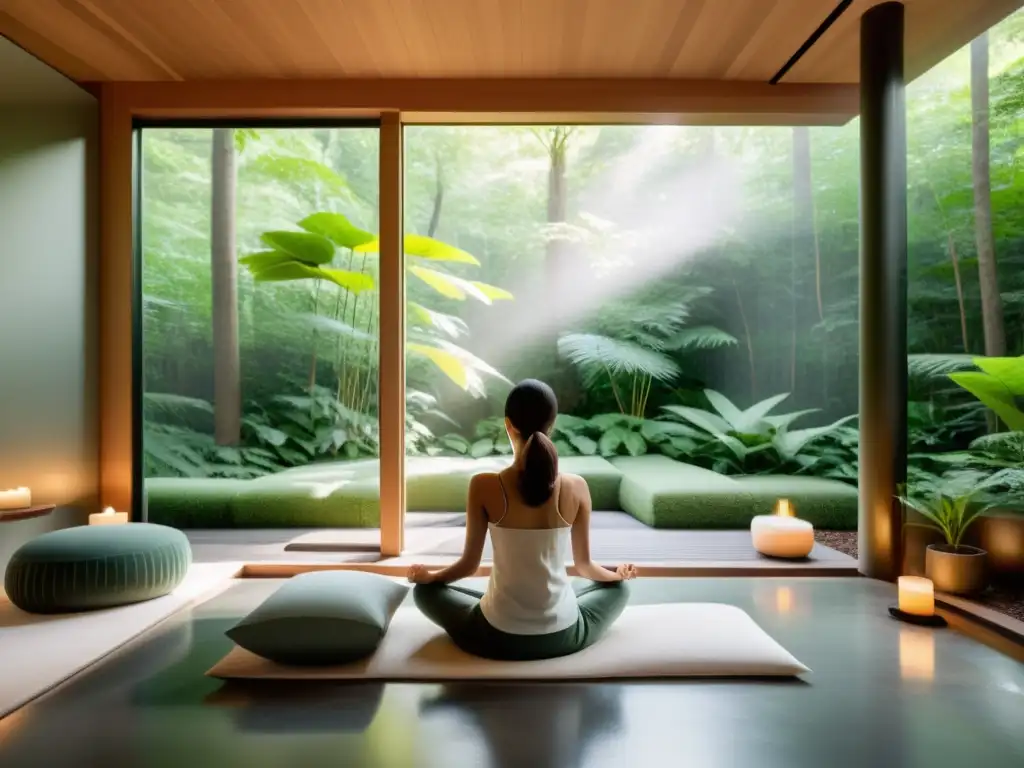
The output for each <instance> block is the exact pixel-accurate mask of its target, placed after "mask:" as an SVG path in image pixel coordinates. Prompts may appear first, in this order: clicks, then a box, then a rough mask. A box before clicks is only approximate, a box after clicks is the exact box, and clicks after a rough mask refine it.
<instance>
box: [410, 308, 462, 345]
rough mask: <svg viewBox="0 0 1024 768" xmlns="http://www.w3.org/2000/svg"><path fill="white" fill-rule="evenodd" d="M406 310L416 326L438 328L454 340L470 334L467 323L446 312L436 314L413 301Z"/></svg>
mask: <svg viewBox="0 0 1024 768" xmlns="http://www.w3.org/2000/svg"><path fill="white" fill-rule="evenodd" d="M406 309H407V311H408V313H409V317H410V318H411V319H412V320H413V323H414V324H420V325H424V326H427V327H429V328H436V329H437V330H439V331H441V332H442V333H444V334H445V335H447V336H449V337H451V338H453V339H457V338H458V337H459V336H463V335H465V334H467V333H469V326H468V325H466V321H465V320H463V319H462V318H461V317H456V316H455V315H448V314H445V313H444V312H435V311H434V310H432V309H427V308H426V307H424V306H422V305H421V304H417V303H416V302H413V301H410V302H409V303H408V304H407V305H406Z"/></svg>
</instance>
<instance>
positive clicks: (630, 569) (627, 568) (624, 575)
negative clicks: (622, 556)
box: [615, 563, 636, 581]
mask: <svg viewBox="0 0 1024 768" xmlns="http://www.w3.org/2000/svg"><path fill="white" fill-rule="evenodd" d="M615 573H617V574H618V575H619V578H620V579H621V580H622V581H629V580H630V579H635V578H636V566H634V565H633V564H632V563H624V564H623V565H620V566H619V567H618V568H616V569H615Z"/></svg>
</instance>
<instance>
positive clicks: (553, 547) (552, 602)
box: [480, 477, 579, 635]
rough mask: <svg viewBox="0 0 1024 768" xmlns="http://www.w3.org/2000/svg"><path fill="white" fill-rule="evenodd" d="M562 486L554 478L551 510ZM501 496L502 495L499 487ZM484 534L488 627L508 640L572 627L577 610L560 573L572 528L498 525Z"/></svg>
mask: <svg viewBox="0 0 1024 768" xmlns="http://www.w3.org/2000/svg"><path fill="white" fill-rule="evenodd" d="M499 482H501V478H500V477H499ZM561 485H562V483H561V478H559V480H558V482H557V483H556V484H555V493H554V495H553V497H552V503H554V505H555V509H556V510H557V509H558V491H559V490H561ZM501 492H502V493H503V494H505V485H504V483H502V486H501ZM507 513H508V496H507V495H506V496H505V514H507ZM505 514H503V515H502V519H504V517H505ZM559 519H561V515H560V514H559ZM562 522H565V521H564V520H563V521H562ZM487 529H488V531H490V534H491V547H492V549H493V550H494V560H493V565H492V566H491V578H490V580H489V581H488V582H487V590H486V591H485V592H484V596H483V598H481V600H480V611H481V612H482V613H483V615H484V618H485V619H487V623H488V624H490V625H491V626H492V627H494V628H495V629H497V630H499V631H501V632H507V633H509V634H512V635H546V634H549V633H551V632H560V631H561V630H563V629H567V628H568V627H571V626H572V625H573V624H575V623H576V620H577V618H578V617H579V606H578V605H577V603H576V593H575V592H574V591H573V589H572V582H570V581H569V574H568V573H567V572H566V569H565V565H566V560H567V559H568V555H569V551H570V543H569V542H570V531H571V530H572V528H571V526H569V525H565V526H561V527H558V528H536V529H534V528H507V527H505V526H502V525H501V520H498V522H497V523H489V524H488V526H487Z"/></svg>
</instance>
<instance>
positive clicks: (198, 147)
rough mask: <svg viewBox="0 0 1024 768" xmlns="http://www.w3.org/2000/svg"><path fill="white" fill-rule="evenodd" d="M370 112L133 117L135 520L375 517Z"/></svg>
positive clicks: (212, 523) (181, 522)
mask: <svg viewBox="0 0 1024 768" xmlns="http://www.w3.org/2000/svg"><path fill="white" fill-rule="evenodd" d="M377 155H378V134H377V129H376V128H258V129H249V128H234V129H229V128H223V129H222V128H216V129H213V128H147V129H145V130H143V132H142V207H141V227H142V232H141V235H142V270H143V271H142V277H143V308H144V321H143V360H144V380H145V384H144V392H145V399H144V411H145V418H144V431H145V434H144V456H143V461H144V465H145V476H146V478H147V501H148V514H149V519H150V520H151V521H154V522H161V523H167V524H170V525H177V526H182V527H200V528H216V527H222V526H223V527H262V528H273V527H287V526H291V527H307V526H342V527H344V526H359V525H367V524H370V525H376V514H377V506H378V505H377V502H376V498H375V492H376V491H375V488H376V482H377V445H378V430H377V378H376V372H377V322H376V318H377V315H376V307H377V255H376V253H375V252H374V251H373V249H372V247H370V248H367V249H366V250H365V251H359V250H357V247H358V246H361V245H362V246H366V245H368V244H372V242H373V239H374V237H375V235H374V234H373V233H374V232H375V231H376V229H375V227H376V223H377V189H378V185H377V173H378V166H377Z"/></svg>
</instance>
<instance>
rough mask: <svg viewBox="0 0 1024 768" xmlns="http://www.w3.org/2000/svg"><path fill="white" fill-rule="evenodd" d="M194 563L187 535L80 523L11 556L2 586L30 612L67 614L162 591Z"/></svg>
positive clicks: (133, 526) (153, 527)
mask: <svg viewBox="0 0 1024 768" xmlns="http://www.w3.org/2000/svg"><path fill="white" fill-rule="evenodd" d="M191 563H192V550H191V548H190V547H189V543H188V538H187V537H186V536H185V534H183V533H182V532H181V531H178V530H175V529H174V528H167V527H165V526H162V525H152V524H149V523H131V524H129V525H103V526H79V527H76V528H65V529H64V530H60V531H52V532H50V533H44V534H43V535H42V536H39V537H37V538H35V539H32V540H31V541H29V542H27V543H26V544H24V545H22V546H21V548H19V549H18V550H17V551H16V552H15V553H14V555H13V556H12V557H11V560H10V563H8V565H7V572H6V574H5V576H4V589H5V590H6V592H7V596H8V598H10V600H11V602H12V603H14V604H15V605H16V606H18V607H19V608H21V609H22V610H24V611H29V612H30V613H71V612H75V611H87V610H94V609H97V608H111V607H113V606H117V605H127V604H129V603H138V602H141V601H143V600H150V599H152V598H154V597H160V596H161V595H166V594H167V593H168V592H170V591H171V590H173V589H174V588H175V587H176V586H178V584H180V583H181V580H182V579H184V578H185V573H186V572H187V571H188V567H189V565H190V564H191Z"/></svg>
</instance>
